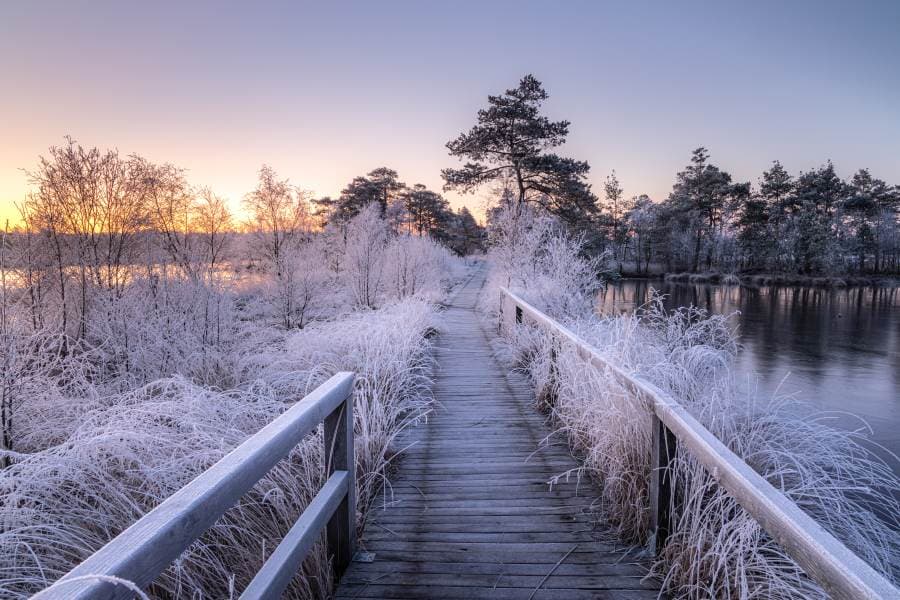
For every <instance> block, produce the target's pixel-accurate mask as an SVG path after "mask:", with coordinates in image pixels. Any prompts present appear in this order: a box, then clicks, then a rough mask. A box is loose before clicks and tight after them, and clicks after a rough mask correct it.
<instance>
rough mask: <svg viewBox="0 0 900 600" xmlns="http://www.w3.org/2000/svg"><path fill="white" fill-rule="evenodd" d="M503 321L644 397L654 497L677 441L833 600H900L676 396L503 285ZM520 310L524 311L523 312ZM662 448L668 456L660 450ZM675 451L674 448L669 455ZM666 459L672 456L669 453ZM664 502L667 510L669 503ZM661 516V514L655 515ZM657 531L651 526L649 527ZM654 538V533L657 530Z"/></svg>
mask: <svg viewBox="0 0 900 600" xmlns="http://www.w3.org/2000/svg"><path fill="white" fill-rule="evenodd" d="M501 292H502V296H501V323H502V319H503V318H504V315H503V311H502V302H503V298H504V297H506V298H509V299H510V300H511V301H512V302H513V304H514V305H515V307H516V319H515V320H516V322H521V321H522V315H523V314H526V315H528V317H529V318H530V319H532V320H533V321H535V322H536V323H537V325H538V326H540V327H541V328H542V329H544V330H545V331H547V332H548V333H549V334H550V335H551V336H555V337H558V338H560V339H561V340H563V341H565V342H567V343H569V344H571V345H572V346H574V347H575V349H576V352H577V354H578V356H579V357H580V358H582V359H583V360H585V361H587V362H588V363H590V364H591V365H592V366H595V367H598V368H602V369H608V370H609V371H610V372H612V373H613V374H614V375H615V376H616V378H617V379H618V380H619V381H620V382H621V383H622V384H623V385H625V386H627V387H628V388H630V389H631V390H632V391H633V392H634V393H635V394H636V395H638V396H641V397H644V398H646V399H647V400H648V401H649V402H650V407H651V409H652V412H653V414H654V415H655V417H656V419H658V421H659V423H660V424H661V427H659V430H660V431H659V432H658V431H657V430H656V428H654V457H655V459H657V460H656V461H655V464H656V468H655V474H654V482H655V485H653V486H651V487H653V488H655V492H656V493H659V489H660V487H661V486H665V485H666V481H665V480H666V479H668V474H667V473H665V471H666V470H667V466H668V461H669V460H671V455H672V454H673V452H672V451H671V450H672V449H673V448H674V445H673V441H666V440H665V439H666V437H667V436H671V437H672V438H673V439H677V441H678V442H680V443H682V444H684V445H685V447H686V448H687V449H688V450H690V451H691V454H692V455H693V456H694V458H696V459H697V460H698V461H699V462H700V464H702V465H703V466H704V468H706V470H707V471H708V472H709V473H710V474H711V475H712V476H713V478H714V479H715V480H716V482H717V483H718V484H719V485H720V486H722V487H723V488H724V489H725V490H726V491H728V492H729V494H731V496H732V497H733V498H734V499H735V500H736V501H737V502H738V504H740V505H741V506H742V507H743V508H744V510H746V511H747V512H748V513H750V515H752V516H753V517H754V518H755V519H756V521H757V522H758V523H759V524H760V526H761V527H762V528H763V530H765V531H766V532H767V533H768V534H769V535H770V536H772V538H773V539H774V540H775V541H776V542H778V543H779V544H780V545H781V546H782V547H783V548H784V549H785V551H786V552H787V553H788V555H789V556H791V558H793V559H794V560H795V561H797V564H799V565H800V566H801V567H802V568H803V569H804V571H805V572H806V573H807V574H808V575H809V576H810V577H811V578H812V579H813V580H814V581H815V582H816V583H818V584H819V585H821V586H822V588H823V589H824V590H825V591H826V592H827V593H828V594H829V595H830V596H831V597H834V598H840V599H847V600H859V599H861V598H872V599H875V598H892V599H895V600H896V599H900V590H898V589H897V588H896V587H895V586H894V585H893V584H892V583H891V582H890V581H889V580H888V579H887V578H886V577H884V576H883V575H881V574H880V573H879V572H878V571H876V570H875V569H874V568H872V566H871V565H869V564H868V563H867V562H865V561H864V560H863V559H861V558H860V557H859V556H857V555H856V554H855V553H854V552H852V551H851V550H850V549H849V548H848V547H847V546H846V545H844V544H843V543H842V542H841V541H840V540H838V539H837V538H835V537H834V536H833V535H832V534H831V533H830V532H828V531H827V530H826V529H825V528H824V527H822V526H821V525H820V524H819V523H817V522H816V521H815V520H814V519H813V518H812V517H810V516H809V515H808V514H806V513H805V512H804V511H803V509H801V508H800V507H799V506H798V505H797V504H795V503H794V502H793V501H791V500H790V499H789V498H788V497H787V496H785V495H784V494H783V493H782V492H780V491H779V490H778V489H777V488H775V487H774V486H773V485H772V484H771V483H769V482H768V481H767V480H766V479H765V478H764V477H762V476H761V475H760V474H759V473H757V472H756V471H755V470H754V469H753V468H752V467H751V466H750V465H748V464H747V463H746V462H745V461H744V460H743V459H741V458H740V457H739V456H738V455H737V454H735V453H734V452H733V451H732V450H731V449H729V448H728V447H727V446H726V445H725V444H723V443H722V442H721V441H720V440H719V439H718V438H717V437H716V436H715V435H713V433H712V432H711V431H709V430H708V429H707V428H706V427H704V426H703V425H702V424H701V423H700V422H699V421H698V420H697V419H696V418H694V417H693V416H692V415H691V414H690V413H689V412H688V411H687V410H686V409H685V408H684V407H683V406H682V405H681V404H680V403H678V401H676V400H675V399H674V398H673V397H672V396H671V395H669V394H668V393H666V392H664V391H663V390H661V389H659V388H658V387H656V386H655V385H653V384H652V383H650V382H648V381H646V380H644V379H642V378H640V377H639V376H635V375H632V374H629V373H627V372H625V371H624V370H622V369H621V368H620V367H618V366H616V365H614V364H612V363H611V362H610V361H609V360H607V359H606V358H605V357H603V355H601V354H600V352H599V351H598V350H597V349H596V348H594V347H593V346H591V345H590V344H588V343H587V342H585V341H584V340H582V339H581V338H580V337H578V336H577V335H576V334H575V333H573V332H572V331H571V330H569V329H568V328H567V327H565V326H563V325H561V324H559V323H557V322H556V321H555V320H553V319H552V318H551V317H549V316H547V315H546V314H544V313H543V312H541V311H540V310H538V309H537V308H535V307H533V306H532V305H531V304H529V303H528V302H526V301H525V300H523V299H522V298H521V297H519V296H518V295H516V294H515V293H513V292H511V291H510V290H508V289H507V288H505V287H502V288H501ZM520 311H521V312H520ZM660 448H662V449H663V450H664V451H663V452H660ZM666 449H669V450H668V451H665V450H666ZM664 454H668V457H666V456H663V455H664ZM653 496H654V490H651V502H653V504H654V506H653V507H652V509H655V510H653V514H651V520H652V521H653V522H654V523H655V524H657V525H658V526H659V527H660V528H661V527H663V525H662V523H661V521H662V520H663V519H664V518H665V517H664V516H663V515H662V513H663V512H664V511H666V510H667V504H668V502H663V501H660V500H659V499H658V498H654V497H653ZM664 505H666V506H664ZM657 513H658V514H657ZM651 528H653V526H651ZM654 533H655V532H654Z"/></svg>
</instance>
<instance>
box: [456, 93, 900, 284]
mask: <svg viewBox="0 0 900 600" xmlns="http://www.w3.org/2000/svg"><path fill="white" fill-rule="evenodd" d="M548 97H549V96H548V94H547V92H546V90H544V88H543V85H542V84H541V82H540V81H538V80H537V79H535V78H534V77H533V76H532V75H526V76H525V77H523V78H522V80H521V81H520V82H519V85H518V86H517V87H516V88H512V89H508V90H506V92H504V93H503V94H501V95H497V96H488V106H487V108H484V109H482V110H479V111H478V114H477V122H476V124H475V126H473V127H472V128H471V129H470V130H469V131H467V132H464V133H462V134H460V136H459V137H457V138H456V139H454V140H451V141H450V142H448V143H447V148H448V150H449V152H450V154H451V156H454V157H457V158H459V159H460V160H464V161H465V163H464V164H463V166H462V167H461V168H450V169H445V170H444V171H443V176H444V180H445V183H446V185H445V189H453V190H458V191H461V192H473V191H475V190H476V189H478V188H480V187H482V186H484V185H494V186H496V187H498V188H499V189H501V190H502V192H501V200H500V205H501V206H502V205H507V204H510V203H514V204H523V203H530V204H532V205H536V206H539V207H541V208H542V209H543V210H546V211H547V212H549V213H552V214H554V215H556V216H557V217H559V218H560V219H561V220H562V221H564V222H565V223H567V224H568V225H569V227H570V228H572V229H574V230H576V231H578V232H580V233H581V234H582V235H583V236H584V237H585V238H586V239H587V241H588V246H587V247H586V251H587V252H592V253H594V254H600V253H602V252H607V253H608V255H609V256H610V257H611V259H612V262H613V264H614V267H615V268H618V269H619V270H622V269H626V268H627V270H629V271H631V272H635V273H639V274H641V273H647V272H649V271H650V270H651V268H652V269H653V270H654V271H656V272H660V271H662V270H664V271H667V272H673V271H688V272H694V273H696V272H700V271H721V272H763V271H766V272H783V273H796V274H802V275H823V274H824V275H831V274H848V273H877V274H887V273H890V274H897V273H898V272H900V223H898V218H900V187H898V186H896V185H890V184H888V183H886V182H885V181H882V180H881V179H878V178H877V177H875V176H874V175H872V174H871V173H870V172H869V171H868V170H866V169H860V170H859V171H858V172H857V173H856V174H855V175H853V176H852V177H851V178H850V180H849V181H844V180H842V179H841V178H840V177H839V176H838V175H837V174H836V172H835V169H834V166H833V165H832V164H831V162H828V163H826V164H825V165H824V166H822V167H820V168H818V169H815V170H812V171H808V172H803V173H800V174H799V175H797V176H793V175H791V174H790V173H789V172H788V171H787V170H786V169H785V168H784V167H783V166H782V165H781V163H779V162H778V161H775V162H774V163H773V165H772V167H771V168H770V169H769V170H767V171H765V172H764V173H763V174H762V177H761V179H760V181H759V183H758V184H757V185H755V186H754V185H751V184H750V183H749V182H735V181H734V180H733V178H732V176H731V174H729V173H728V172H727V171H725V170H724V169H722V168H720V167H718V166H716V165H715V164H713V163H712V162H711V161H710V156H709V152H708V151H707V150H706V148H702V147H701V148H697V149H696V150H695V151H694V152H693V154H692V156H691V160H690V163H689V164H688V165H687V166H686V167H685V168H684V170H682V171H680V172H679V173H678V174H677V175H676V179H675V183H674V185H673V187H672V191H671V193H670V194H669V195H668V197H666V198H665V199H664V200H662V201H661V202H653V201H651V199H650V198H649V197H648V196H646V195H637V196H633V197H631V198H629V197H627V196H626V195H625V193H624V190H623V188H622V186H621V185H620V183H619V181H618V179H617V177H616V175H615V172H613V173H612V174H611V175H610V176H609V177H607V179H606V181H605V183H604V185H603V190H602V191H603V198H602V199H601V198H599V197H598V195H597V194H595V193H594V191H593V190H592V189H591V185H590V183H589V182H588V175H589V173H590V165H589V164H588V163H587V162H586V161H581V160H575V159H572V158H567V157H563V156H560V155H558V154H556V153H555V152H554V149H555V148H557V147H559V146H561V145H563V144H564V143H565V141H566V137H567V136H568V133H569V126H570V123H569V122H568V121H551V120H550V119H548V118H547V117H546V116H545V115H543V114H542V112H541V107H542V104H543V102H544V101H545V100H547V98H548ZM492 214H496V211H493V212H492V211H489V212H488V218H489V219H490V218H491V215H492ZM626 265H627V267H626Z"/></svg>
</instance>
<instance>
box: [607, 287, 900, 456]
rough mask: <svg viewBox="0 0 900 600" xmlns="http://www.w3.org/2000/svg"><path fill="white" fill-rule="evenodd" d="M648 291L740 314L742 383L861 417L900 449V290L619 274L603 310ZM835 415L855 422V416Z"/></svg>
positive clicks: (626, 306)
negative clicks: (627, 277)
mask: <svg viewBox="0 0 900 600" xmlns="http://www.w3.org/2000/svg"><path fill="white" fill-rule="evenodd" d="M651 288H653V289H656V290H658V291H660V292H662V293H663V294H666V296H667V297H666V300H665V305H666V306H667V307H668V308H676V307H679V306H688V305H694V306H699V307H702V308H705V309H707V310H709V311H710V312H712V313H715V314H730V313H733V312H735V311H739V314H737V315H735V316H734V319H735V322H736V324H737V325H738V327H739V332H740V334H741V338H740V342H741V350H740V353H739V355H738V358H737V364H736V367H737V369H738V370H739V372H740V373H741V374H742V375H744V376H745V377H744V380H747V377H746V376H747V375H748V374H749V375H751V377H752V381H755V382H756V384H757V385H758V388H759V390H760V392H762V393H775V391H776V390H778V392H779V393H789V394H794V395H795V396H796V397H797V398H799V399H802V400H804V401H808V402H810V403H811V404H813V405H814V406H816V407H817V408H819V409H821V410H827V411H843V412H850V413H853V414H855V415H858V416H860V417H862V418H863V419H865V420H866V422H868V423H869V425H870V426H871V427H872V429H873V430H874V435H873V439H874V440H875V441H876V442H878V443H879V444H882V445H883V446H885V447H887V448H888V449H889V450H891V452H893V453H894V454H896V455H898V456H900V288H897V287H854V288H839V289H823V288H814V287H801V286H771V287H765V286H764V287H754V288H751V287H741V286H719V285H704V284H690V283H674V282H664V281H661V280H657V281H654V280H623V281H620V282H618V283H614V284H610V285H609V286H608V287H607V288H606V289H605V290H603V291H601V292H600V295H599V297H598V310H600V311H601V312H603V313H605V314H610V313H615V312H620V311H631V310H634V308H635V307H636V306H640V305H641V304H643V303H645V302H646V301H647V300H648V298H649V295H650V290H651ZM837 422H838V424H839V425H841V426H845V427H848V426H851V424H852V426H853V427H854V428H856V427H858V426H859V423H858V421H855V420H854V419H852V418H849V417H839V418H838V419H837ZM897 468H898V467H895V469H897Z"/></svg>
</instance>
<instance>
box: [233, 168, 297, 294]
mask: <svg viewBox="0 0 900 600" xmlns="http://www.w3.org/2000/svg"><path fill="white" fill-rule="evenodd" d="M244 209H245V210H246V211H247V212H248V213H249V215H250V221H249V223H248V228H249V229H250V232H251V236H252V238H253V240H254V245H255V247H256V250H257V251H258V252H259V253H260V256H261V258H262V259H263V260H264V261H265V263H266V264H267V265H268V266H269V267H270V268H271V269H273V271H274V273H275V276H276V277H280V276H281V275H282V273H283V270H284V267H285V260H286V259H287V253H288V249H289V248H290V247H292V246H296V245H297V244H299V243H300V242H301V241H303V240H305V239H306V238H307V236H308V235H309V232H310V229H311V226H312V221H311V218H310V214H309V204H308V202H307V197H306V195H305V194H304V193H303V192H301V191H299V190H297V189H296V188H294V186H292V185H291V184H290V183H289V181H288V180H287V179H278V175H277V174H276V173H275V171H274V170H273V169H272V168H271V167H269V166H267V165H263V166H262V168H261V169H260V170H259V183H258V184H257V186H256V189H255V190H253V191H252V192H250V193H249V194H247V195H246V196H244Z"/></svg>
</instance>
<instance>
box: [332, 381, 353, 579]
mask: <svg viewBox="0 0 900 600" xmlns="http://www.w3.org/2000/svg"><path fill="white" fill-rule="evenodd" d="M325 456H326V460H327V468H326V470H325V474H326V477H330V476H331V474H332V473H334V472H335V471H346V472H347V482H348V483H347V495H346V497H344V499H343V501H341V503H340V505H339V506H338V507H337V510H335V511H334V514H333V515H332V516H331V518H330V519H329V520H328V526H327V528H326V529H327V539H328V553H329V554H331V555H332V556H333V557H334V559H333V560H334V562H333V563H332V564H333V566H334V575H335V577H336V578H340V576H341V575H342V574H343V572H344V570H345V569H346V568H347V567H348V566H349V565H350V561H351V560H353V553H354V552H355V550H356V460H355V456H354V451H353V391H352V387H351V391H350V393H349V394H348V395H347V398H346V399H345V400H344V401H343V402H342V403H341V404H340V406H338V407H337V408H336V409H334V411H333V412H332V413H331V414H330V415H328V417H326V419H325Z"/></svg>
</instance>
